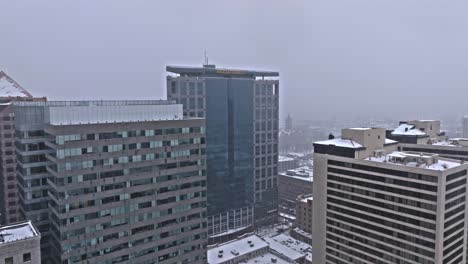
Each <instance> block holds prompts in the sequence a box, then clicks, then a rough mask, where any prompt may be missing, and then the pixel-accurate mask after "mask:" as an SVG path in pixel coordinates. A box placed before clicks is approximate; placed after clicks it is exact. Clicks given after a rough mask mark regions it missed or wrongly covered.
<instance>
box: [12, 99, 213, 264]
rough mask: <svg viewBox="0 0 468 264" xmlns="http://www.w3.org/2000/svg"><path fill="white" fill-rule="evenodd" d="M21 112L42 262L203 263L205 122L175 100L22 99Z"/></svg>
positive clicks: (20, 140) (27, 187) (26, 197)
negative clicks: (42, 235)
mask: <svg viewBox="0 0 468 264" xmlns="http://www.w3.org/2000/svg"><path fill="white" fill-rule="evenodd" d="M15 115H16V117H17V118H16V124H17V129H18V133H17V134H18V137H17V148H18V151H19V153H20V154H19V155H20V156H24V157H28V158H27V159H25V162H23V163H21V164H20V165H21V166H20V167H21V168H20V172H21V173H20V174H19V176H20V179H21V180H20V183H21V184H20V185H21V190H22V192H23V195H22V196H21V198H22V200H23V205H24V208H23V211H24V213H25V214H26V215H28V217H30V218H31V219H32V220H33V222H34V221H36V222H38V223H41V224H42V223H43V221H44V223H43V225H47V229H46V230H47V231H48V232H47V234H48V238H47V239H46V240H45V241H43V243H42V244H43V245H42V247H43V252H46V253H47V254H48V255H47V256H43V257H44V258H43V259H44V261H43V263H54V264H55V263H57V264H65V263H66V264H71V263H78V262H79V263H81V262H86V263H88V262H89V263H120V262H127V261H132V262H135V263H145V264H150V263H166V262H167V263H205V262H206V243H207V223H206V168H205V167H206V165H205V154H204V153H205V132H204V131H205V128H204V119H202V118H188V119H184V118H183V115H182V105H176V104H173V103H172V102H168V101H72V102H60V101H59V102H46V103H44V102H17V103H15ZM32 144H34V145H32ZM34 146H37V147H36V148H35V149H36V150H34V149H31V147H33V148H34ZM30 152H34V153H41V154H40V155H41V156H40V157H37V158H34V159H33V158H32V157H34V156H32V154H31V155H29V153H30ZM35 155H38V154H35ZM39 165H40V166H39ZM33 170H34V171H33ZM36 189H39V190H40V192H39V193H37V194H36ZM43 190H44V191H43ZM43 201H45V202H46V203H45V204H44V205H43V204H42V202H43ZM36 204H37V206H36ZM43 211H44V214H45V215H47V214H48V215H49V216H50V217H48V218H46V219H45V220H44V219H43V218H42V212H43Z"/></svg>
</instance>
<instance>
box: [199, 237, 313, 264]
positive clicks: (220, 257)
mask: <svg viewBox="0 0 468 264" xmlns="http://www.w3.org/2000/svg"><path fill="white" fill-rule="evenodd" d="M311 253H312V251H311V248H310V246H309V245H307V244H304V243H302V242H300V241H297V240H296V239H294V238H292V237H290V236H287V235H283V234H280V235H277V236H274V237H264V238H260V237H259V236H257V235H250V236H247V237H243V238H238V239H236V240H233V241H229V242H227V243H224V244H220V245H216V246H212V247H210V248H209V249H208V264H235V263H243V264H275V263H276V264H293V263H296V264H297V263H300V264H310V263H311V261H312V255H311Z"/></svg>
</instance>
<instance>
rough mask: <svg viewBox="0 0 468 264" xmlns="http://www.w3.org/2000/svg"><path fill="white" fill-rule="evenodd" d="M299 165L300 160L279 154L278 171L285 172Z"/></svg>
mask: <svg viewBox="0 0 468 264" xmlns="http://www.w3.org/2000/svg"><path fill="white" fill-rule="evenodd" d="M297 167H299V160H298V159H295V158H290V157H287V156H281V155H280V156H278V172H285V171H287V170H293V169H296V168H297Z"/></svg>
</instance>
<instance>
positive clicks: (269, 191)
mask: <svg viewBox="0 0 468 264" xmlns="http://www.w3.org/2000/svg"><path fill="white" fill-rule="evenodd" d="M167 71H168V72H170V73H173V74H176V76H174V75H170V76H168V77H167V97H168V99H170V100H175V101H176V102H177V103H181V104H183V105H184V115H185V116H189V117H205V118H206V140H207V152H206V153H207V175H208V215H209V217H208V226H209V229H208V232H209V236H210V237H214V236H218V237H219V236H222V235H223V234H227V233H229V234H231V235H232V236H237V235H238V233H239V232H245V231H246V230H248V229H249V228H251V227H252V224H253V222H254V221H253V216H254V215H255V224H257V225H264V224H269V223H272V222H275V221H276V220H277V215H278V212H277V173H278V109H279V107H278V100H279V80H278V79H277V77H278V76H279V73H278V72H260V71H246V70H232V69H221V68H216V67H215V66H214V65H205V66H203V67H172V66H168V67H167ZM232 230H238V231H239V232H237V233H235V232H232Z"/></svg>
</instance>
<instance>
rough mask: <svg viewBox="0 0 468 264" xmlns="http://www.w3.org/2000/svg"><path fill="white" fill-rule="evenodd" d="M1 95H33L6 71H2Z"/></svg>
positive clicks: (0, 78)
mask: <svg viewBox="0 0 468 264" xmlns="http://www.w3.org/2000/svg"><path fill="white" fill-rule="evenodd" d="M0 97H32V96H31V94H29V93H28V92H27V91H26V90H24V89H23V87H21V86H20V85H19V84H18V83H17V82H15V81H14V80H13V79H12V78H10V76H8V75H7V74H6V73H5V72H3V71H0Z"/></svg>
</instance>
